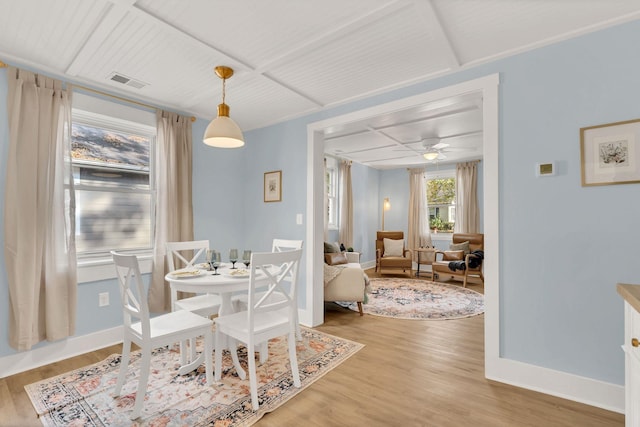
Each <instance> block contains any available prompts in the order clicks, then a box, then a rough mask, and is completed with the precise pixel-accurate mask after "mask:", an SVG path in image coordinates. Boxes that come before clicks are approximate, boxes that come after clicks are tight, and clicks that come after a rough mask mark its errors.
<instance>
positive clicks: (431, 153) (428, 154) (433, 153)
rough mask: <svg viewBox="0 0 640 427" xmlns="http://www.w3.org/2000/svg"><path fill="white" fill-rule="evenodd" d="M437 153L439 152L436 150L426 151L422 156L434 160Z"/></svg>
mask: <svg viewBox="0 0 640 427" xmlns="http://www.w3.org/2000/svg"><path fill="white" fill-rule="evenodd" d="M438 154H439V153H438V152H437V151H428V152H426V153H424V154H423V155H422V157H424V158H425V159H427V160H435V159H437V158H438Z"/></svg>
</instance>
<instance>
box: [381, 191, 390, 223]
mask: <svg viewBox="0 0 640 427" xmlns="http://www.w3.org/2000/svg"><path fill="white" fill-rule="evenodd" d="M389 209H391V203H389V198H388V197H385V198H384V201H383V202H382V231H384V211H388V210H389Z"/></svg>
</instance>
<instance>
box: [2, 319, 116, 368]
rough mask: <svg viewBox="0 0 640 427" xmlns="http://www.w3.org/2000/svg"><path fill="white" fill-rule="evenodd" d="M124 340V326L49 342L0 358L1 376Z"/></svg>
mask: <svg viewBox="0 0 640 427" xmlns="http://www.w3.org/2000/svg"><path fill="white" fill-rule="evenodd" d="M121 342H122V326H118V327H115V328H111V329H104V330H102V331H98V332H95V333H92V334H88V335H83V336H80V337H72V338H68V339H65V340H62V341H58V342H54V343H49V344H47V345H46V346H44V347H40V348H36V349H34V350H29V351H23V352H20V353H16V354H12V355H10V356H5V357H2V358H0V378H4V377H8V376H9V375H14V374H18V373H20V372H24V371H28V370H30V369H35V368H38V367H40V366H44V365H48V364H49V363H54V362H58V361H60V360H64V359H68V358H70V357H74V356H78V355H80V354H84V353H88V352H91V351H94V350H98V349H100V348H104V347H108V346H110V345H113V344H118V343H121Z"/></svg>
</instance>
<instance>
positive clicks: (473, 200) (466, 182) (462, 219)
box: [453, 160, 480, 233]
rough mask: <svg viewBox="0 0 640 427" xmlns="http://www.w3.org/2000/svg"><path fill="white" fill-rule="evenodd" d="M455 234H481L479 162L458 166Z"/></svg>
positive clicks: (459, 164)
mask: <svg viewBox="0 0 640 427" xmlns="http://www.w3.org/2000/svg"><path fill="white" fill-rule="evenodd" d="M453 228H454V232H455V233H479V232H480V212H479V209H478V161H477V160H476V161H473V162H465V163H458V164H457V165H456V223H455V225H454V226H453Z"/></svg>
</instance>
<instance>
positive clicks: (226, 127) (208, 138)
mask: <svg viewBox="0 0 640 427" xmlns="http://www.w3.org/2000/svg"><path fill="white" fill-rule="evenodd" d="M215 70H216V75H217V76H218V77H220V78H221V79H222V104H219V105H218V117H216V118H215V119H213V120H211V123H209V126H207V130H206V131H205V132H204V139H203V142H204V143H205V144H207V145H210V146H212V147H219V148H238V147H242V146H243V145H244V137H243V136H242V131H241V130H240V127H239V126H238V125H237V124H236V122H234V121H233V120H231V118H229V106H228V105H227V104H225V103H224V98H225V82H226V80H227V79H228V78H229V77H231V76H233V69H231V68H229V67H225V66H222V65H221V66H218V67H216V68H215Z"/></svg>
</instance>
